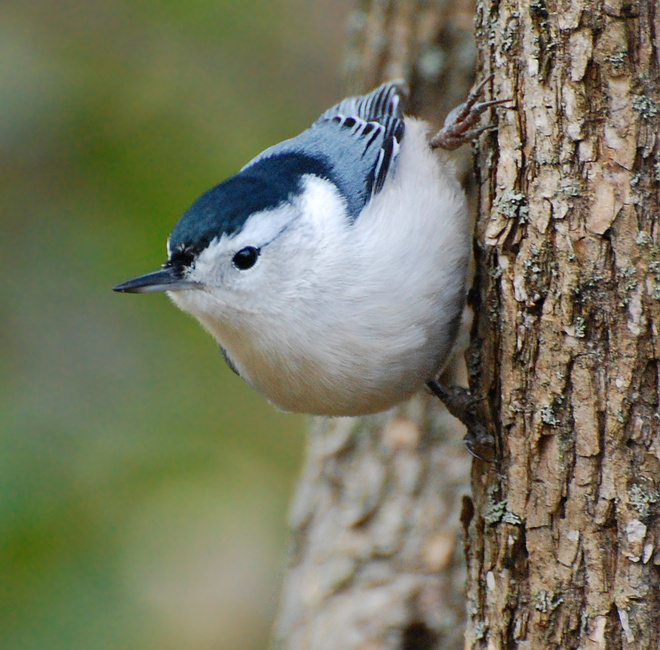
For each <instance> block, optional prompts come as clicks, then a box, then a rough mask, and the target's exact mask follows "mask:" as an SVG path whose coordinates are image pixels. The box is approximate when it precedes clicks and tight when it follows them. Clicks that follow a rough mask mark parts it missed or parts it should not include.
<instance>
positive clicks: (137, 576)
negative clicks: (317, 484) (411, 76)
mask: <svg viewBox="0 0 660 650" xmlns="http://www.w3.org/2000/svg"><path fill="white" fill-rule="evenodd" d="M350 5H351V0H341V1H337V0H322V1H314V0H275V1H272V0H256V1H252V2H244V1H243V2H240V1H238V0H237V1H235V2H228V1H223V0H213V1H211V0H188V1H187V2H184V1H183V0H163V1H161V2H156V1H155V0H137V1H134V2H127V1H126V2H121V1H120V0H104V1H103V2H100V1H92V2H81V1H80V0H77V1H71V0H50V1H49V0H43V1H42V2H39V3H34V2H25V1H24V0H23V1H22V2H12V1H11V0H10V1H8V2H4V3H3V10H2V18H1V19H0V165H1V174H0V184H1V188H2V194H1V195H2V216H1V218H2V226H1V231H0V232H1V240H0V241H1V242H2V246H3V249H4V250H5V257H4V260H3V262H4V264H3V266H4V271H3V278H4V280H3V282H2V283H0V304H1V310H2V312H1V315H2V318H1V319H0V346H1V357H0V383H1V386H2V390H1V393H0V648H2V650H14V649H21V650H36V649H39V650H42V649H43V650H46V649H47V650H57V649H59V648H67V649H74V650H97V649H101V648H103V649H105V648H113V649H114V648H122V649H123V648H136V649H137V648H139V649H141V650H150V649H159V650H170V649H171V650H174V649H176V650H181V649H183V648H185V649H191V650H206V649H211V648H213V649H225V648H227V649H228V648H231V649H232V650H241V649H243V648H246V649H247V648H255V649H257V648H263V647H264V646H265V643H266V639H267V637H268V633H269V626H270V624H271V620H272V617H273V615H274V612H275V608H276V605H277V590H278V584H279V577H280V574H281V571H282V566H283V562H284V558H285V546H286V530H285V521H286V504H287V501H288V498H289V495H290V493H291V491H292V488H293V482H294V479H295V474H296V471H297V469H298V465H299V463H300V457H301V451H302V428H303V425H304V420H303V419H301V418H299V417H294V416H291V415H285V414H282V413H277V412H276V411H275V410H274V409H273V408H272V407H270V405H268V404H267V403H266V402H265V401H264V400H263V399H262V398H261V397H259V396H258V395H256V394H254V393H252V392H251V391H250V389H248V388H247V387H246V386H244V385H243V383H242V382H241V381H240V380H239V379H238V378H236V377H234V376H233V375H232V374H231V372H230V371H229V370H228V369H227V368H226V367H225V365H224V363H223V361H222V358H221V356H220V353H219V351H218V349H217V346H216V345H215V344H214V343H213V341H212V339H211V338H210V337H209V336H208V335H206V334H205V333H204V332H203V331H202V329H201V328H200V327H199V326H198V325H197V324H196V323H195V322H194V321H193V320H192V319H190V318H188V317H186V316H185V315H183V314H182V313H180V312H179V311H178V310H177V309H175V308H174V307H173V306H172V305H171V304H169V303H168V301H167V299H166V298H165V297H164V296H163V295H153V296H131V295H119V294H114V293H112V291H111V287H112V286H114V285H115V284H116V283H118V282H120V281H123V280H126V279H128V278H131V277H133V276H135V275H138V274H141V273H144V272H147V271H151V270H154V269H156V268H157V267H158V266H159V265H160V264H161V263H162V262H163V261H164V259H165V258H164V255H165V240H166V237H167V235H168V234H169V231H170V229H171V227H172V226H173V224H174V223H175V221H176V219H177V218H178V216H179V215H180V213H182V212H183V211H184V210H185V209H186V208H187V207H188V206H189V205H190V203H192V201H193V200H194V199H195V198H196V197H197V195H199V194H200V193H201V192H203V191H204V190H206V189H208V188H209V187H210V186H212V185H215V184H216V183H218V182H219V181H220V180H222V179H223V178H225V177H226V176H228V175H231V174H232V173H234V172H236V171H237V170H238V169H239V168H240V167H241V166H242V165H243V164H244V163H245V162H247V160H249V159H250V158H251V157H252V156H254V155H255V154H257V153H258V152H259V151H260V150H262V149H263V148H265V147H266V146H268V145H270V144H273V143H275V142H277V141H279V140H281V139H284V138H286V137H290V136H292V135H295V134H296V133H297V132H298V131H300V130H302V129H303V128H305V127H306V126H307V125H308V124H309V123H310V122H311V121H313V119H315V117H316V116H317V115H318V114H319V113H320V112H321V111H322V110H324V109H325V108H327V107H328V106H330V105H331V104H332V103H334V102H335V101H336V100H337V99H339V88H340V84H339V67H340V63H341V57H342V53H343V45H344V44H343V31H344V24H345V20H346V16H347V14H348V11H349V8H350Z"/></svg>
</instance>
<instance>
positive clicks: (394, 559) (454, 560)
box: [273, 0, 476, 650]
mask: <svg viewBox="0 0 660 650" xmlns="http://www.w3.org/2000/svg"><path fill="white" fill-rule="evenodd" d="M473 16H474V4H473V1H472V0H432V1H428V0H427V1H423V0H389V1H387V0H372V1H371V2H362V3H360V7H359V8H358V9H356V10H355V11H354V12H353V14H352V15H351V17H350V19H349V23H348V25H349V52H348V56H347V58H346V78H347V86H348V87H347V93H359V92H364V91H368V90H370V89H372V88H374V87H375V86H377V85H378V84H379V83H381V82H382V81H384V80H388V79H392V78H397V77H402V78H405V79H407V80H408V81H409V83H410V85H411V91H412V94H411V107H410V110H409V112H411V113H412V114H414V115H418V116H422V117H425V118H427V119H429V120H430V121H431V122H432V123H433V124H436V125H440V124H442V120H443V119H444V116H445V115H446V113H447V112H449V110H451V109H452V108H454V107H455V106H456V105H457V104H459V103H461V102H462V101H463V100H464V99H465V97H466V95H467V92H468V90H469V88H470V85H471V84H472V81H473V77H474V69H475V61H476V49H475V47H474V43H473V40H472V28H473ZM466 149H467V148H466ZM469 158H470V156H469V151H466V152H463V157H462V158H461V159H460V160H462V168H463V170H464V171H465V170H467V169H468V168H469V167H471V163H470V162H469ZM462 381H463V382H465V381H467V378H466V376H465V372H463V377H462ZM463 433H464V431H462V430H461V428H460V427H459V426H457V423H456V421H455V420H454V419H453V418H452V417H451V416H449V415H448V414H447V413H446V411H444V410H443V409H441V407H440V406H439V403H438V401H437V399H435V398H433V397H431V396H427V395H420V396H419V397H418V398H416V399H414V400H413V401H412V402H410V403H409V404H407V405H405V406H404V407H401V408H399V409H396V410H395V411H393V412H390V413H387V414H383V415H378V416H373V417H368V418H359V419H339V420H321V419H319V420H316V421H314V422H313V425H312V427H311V431H310V433H309V436H308V440H307V453H306V458H305V461H304V468H303V472H302V478H301V480H300V484H299V486H298V489H297V494H296V496H295V498H294V502H293V505H292V507H291V514H290V522H291V527H292V529H293V530H292V549H291V552H290V558H289V567H288V569H287V573H286V576H285V582H284V589H283V595H282V604H281V611H280V614H279V617H278V621H277V623H276V631H275V641H274V644H273V645H274V646H275V647H277V648H282V649H287V650H325V649H327V650H331V649H332V650H352V649H358V648H359V649H361V650H367V649H374V650H375V649H387V648H391V649H397V650H405V649H408V650H413V649H424V648H428V649H429V650H430V649H431V648H438V649H440V648H441V649H443V650H453V649H458V648H461V647H462V646H463V632H464V618H465V590H464V585H465V562H464V558H463V552H462V543H461V534H462V526H461V524H460V512H461V504H462V497H463V496H464V495H465V493H466V492H467V488H468V483H469V468H470V457H469V455H468V453H467V452H466V450H465V448H464V446H463V444H462V436H463Z"/></svg>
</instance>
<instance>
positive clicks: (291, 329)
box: [115, 79, 501, 416]
mask: <svg viewBox="0 0 660 650" xmlns="http://www.w3.org/2000/svg"><path fill="white" fill-rule="evenodd" d="M486 81H488V79H487V80H486ZM484 84H485V82H482V84H480V86H479V87H477V88H476V89H475V90H474V91H473V92H472V93H471V94H470V97H469V98H468V101H467V102H466V103H465V104H462V105H461V106H460V107H459V108H458V109H456V110H455V111H453V112H452V113H451V114H450V116H449V117H448V119H447V121H446V122H445V126H444V128H443V129H442V130H441V131H440V132H439V133H438V134H437V135H436V136H435V137H434V138H432V139H431V140H429V133H428V132H429V127H428V126H427V125H426V124H425V123H423V122H421V121H419V120H416V119H414V118H411V117H407V116H404V114H403V112H402V103H403V101H404V100H405V98H406V94H407V90H406V88H405V86H404V85H403V84H402V83H399V82H390V83H386V84H383V85H382V86H380V87H379V88H377V89H376V90H374V91H373V92H371V93H369V94H367V95H364V96H360V97H350V98H348V99H345V100H344V101H342V102H340V103H339V104H337V105H336V106H334V107H332V108H330V109H329V110H327V111H326V112H325V113H323V115H321V117H320V118H319V119H318V120H317V121H316V122H314V124H313V125H312V126H311V127H310V128H309V129H307V130H306V131H303V132H302V133H301V134H300V135H298V136H297V137H295V138H292V139H290V140H286V141H285V142H282V143H280V144H277V145H275V146H273V147H270V148H269V149H266V151H264V152H263V153H261V154H260V155H258V156H257V157H256V158H254V160H252V161H251V162H249V163H248V164H247V165H246V166H245V167H244V168H243V169H242V170H241V171H240V172H239V173H238V174H236V176H233V177H232V178H229V179H228V180H226V181H224V182H223V183H220V185H217V186H216V187H214V188H212V189H211V190H209V191H208V192H206V193H205V194H203V195H202V196H201V197H200V198H199V199H198V200H197V201H196V202H195V203H194V204H193V205H192V207H191V208H190V209H189V210H188V211H187V212H186V213H185V214H184V215H183V216H182V217H181V219H180V220H179V222H178V223H177V224H176V226H175V227H174V230H173V231H172V234H171V236H170V238H169V240H168V245H167V251H168V260H167V262H166V263H165V264H164V265H163V267H162V269H161V270H159V271H156V272H155V273H150V274H148V275H144V276H141V277H138V278H136V279H134V280H130V281H128V282H125V283H124V284H121V285H119V286H117V287H116V288H115V290H116V291H120V292H128V293H148V292H156V291H166V292H167V293H168V294H169V296H170V298H171V299H172V300H173V301H174V303H175V304H176V305H177V306H179V307H180V308H181V309H182V310H184V311H186V312H189V313H190V314H192V315H193V316H195V317H196V318H197V319H199V321H200V322H201V324H202V325H203V326H204V327H205V328H206V329H207V330H208V331H209V332H210V333H211V335H212V336H213V337H214V338H215V339H216V341H217V342H218V343H219V345H220V348H221V350H222V353H223V355H224V357H225V359H226V361H227V362H228V364H229V366H230V367H231V368H232V369H233V370H234V371H235V372H236V373H237V374H238V375H240V376H241V377H242V378H243V379H244V380H245V381H246V382H247V383H248V384H249V385H250V386H252V387H253V388H255V389H256V390H257V391H259V392H260V393H262V394H263V395H265V396H266V397H267V398H268V399H269V400H270V401H271V402H272V403H274V404H275V405H277V406H278V407H280V408H282V409H284V410H287V411H295V412H302V413H310V414H316V415H334V416H351V415H361V414H366V413H374V412H377V411H382V410H384V409H387V408H389V407H391V406H393V405H395V404H398V403H399V402H401V401H403V400H405V399H407V398H408V397H410V396H411V395H413V394H414V393H415V392H416V391H417V390H418V389H419V388H421V387H422V386H424V384H425V383H427V382H429V381H431V380H433V379H434V378H435V377H436V376H437V374H438V373H439V372H440V370H441V369H442V367H443V365H444V364H445V363H446V360H447V359H448V357H449V354H450V351H451V348H452V345H453V342H454V339H455V337H456V333H457V330H458V326H459V322H460V319H461V313H462V310H463V305H464V300H465V291H466V287H465V282H466V274H467V269H468V260H469V256H470V248H471V246H470V220H469V219H468V215H467V207H466V200H465V195H464V193H463V190H462V189H461V187H460V185H459V183H458V181H457V179H456V175H455V172H454V168H453V166H452V165H451V163H449V162H448V161H446V160H444V159H441V158H440V157H439V156H438V155H437V154H436V153H435V152H434V151H433V149H434V148H437V147H442V148H447V149H453V148H456V147H458V146H459V145H460V144H462V143H463V142H466V141H467V140H469V139H472V138H473V137H475V136H476V135H477V134H478V133H480V132H481V131H483V130H484V128H488V127H484V128H474V127H475V125H476V123H477V121H478V119H479V116H480V114H481V113H482V112H483V111H484V110H485V109H486V108H487V107H489V106H492V105H494V104H499V103H501V102H500V101H491V102H481V103H477V101H476V100H477V97H478V95H479V93H480V92H481V90H482V89H483V86H484Z"/></svg>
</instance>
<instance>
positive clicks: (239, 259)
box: [231, 246, 261, 271]
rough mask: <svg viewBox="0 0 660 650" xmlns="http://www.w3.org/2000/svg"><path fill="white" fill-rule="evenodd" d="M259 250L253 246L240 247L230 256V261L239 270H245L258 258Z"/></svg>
mask: <svg viewBox="0 0 660 650" xmlns="http://www.w3.org/2000/svg"><path fill="white" fill-rule="evenodd" d="M260 252H261V251H260V250H259V249H258V248H254V246H246V247H245V248H241V250H240V251H238V253H236V254H235V255H234V257H232V260H231V261H232V262H233V264H234V266H235V267H236V268H237V269H239V270H240V271H247V269H250V268H252V267H253V266H254V265H255V263H256V262H257V259H259V253H260Z"/></svg>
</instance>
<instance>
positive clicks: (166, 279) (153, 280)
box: [113, 266, 199, 293]
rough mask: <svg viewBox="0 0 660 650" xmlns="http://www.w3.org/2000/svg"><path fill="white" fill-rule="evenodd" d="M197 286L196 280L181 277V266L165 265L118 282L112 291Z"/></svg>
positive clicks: (147, 290)
mask: <svg viewBox="0 0 660 650" xmlns="http://www.w3.org/2000/svg"><path fill="white" fill-rule="evenodd" d="M198 286H199V284H198V283H197V282H191V281H190V280H186V279H184V278H182V277H181V268H180V267H177V266H167V267H165V268H163V269H161V270H160V271H155V272H154V273H147V274H146V275H141V276H140V277H139V278H133V279H132V280H129V281H128V282H123V283H122V284H118V285H117V286H116V287H115V288H114V289H113V291H118V292H120V293H156V292H159V291H183V290H184V289H195V288H197V287H198Z"/></svg>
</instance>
